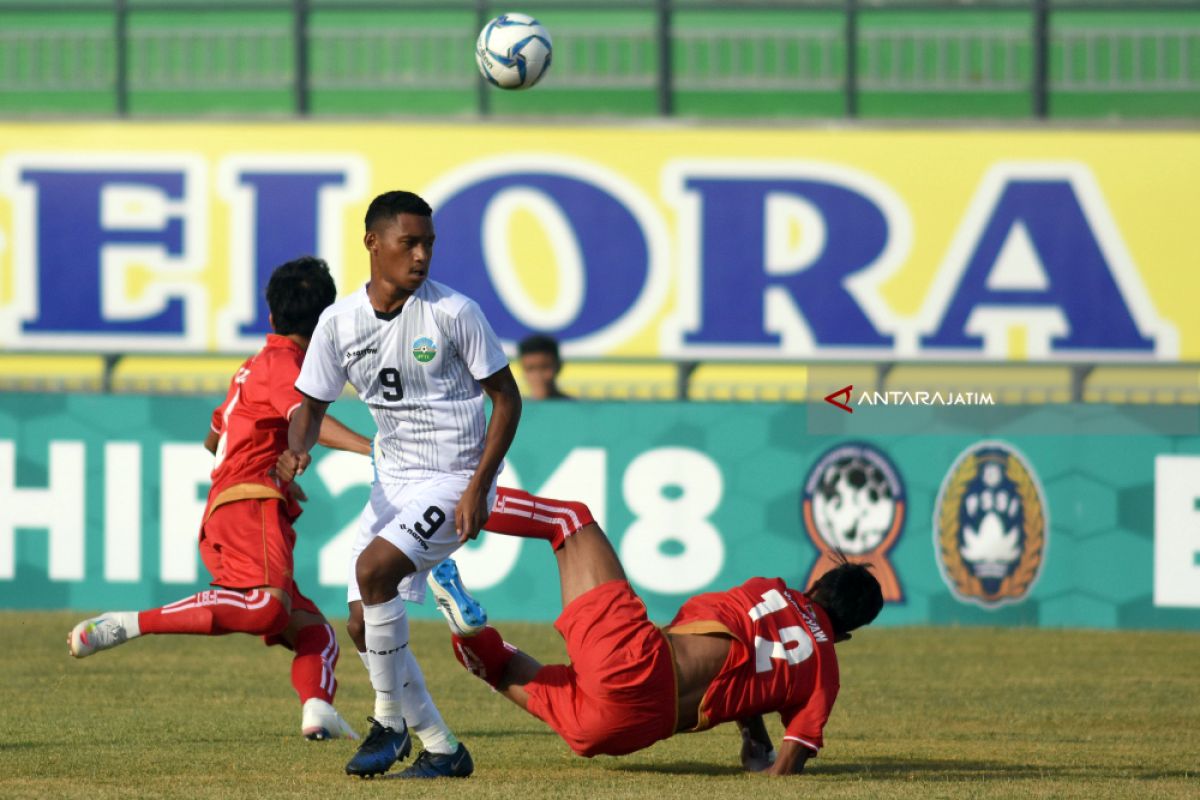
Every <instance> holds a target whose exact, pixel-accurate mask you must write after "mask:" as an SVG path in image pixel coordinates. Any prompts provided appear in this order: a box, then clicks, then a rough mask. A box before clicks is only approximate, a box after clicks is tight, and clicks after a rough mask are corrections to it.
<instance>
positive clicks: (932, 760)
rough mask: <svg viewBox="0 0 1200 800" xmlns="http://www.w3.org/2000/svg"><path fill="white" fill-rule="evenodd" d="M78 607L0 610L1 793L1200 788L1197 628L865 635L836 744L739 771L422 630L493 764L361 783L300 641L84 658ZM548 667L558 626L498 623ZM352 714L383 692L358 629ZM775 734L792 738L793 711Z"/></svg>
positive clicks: (140, 644) (456, 717)
mask: <svg viewBox="0 0 1200 800" xmlns="http://www.w3.org/2000/svg"><path fill="white" fill-rule="evenodd" d="M76 619H78V616H77V615H75V614H70V613H59V612H55V613H41V612H39V613H16V612H3V613H0V641H2V642H3V643H4V644H3V651H2V653H0V670H2V674H3V675H4V677H5V690H4V692H3V695H2V697H3V700H2V702H0V730H2V731H3V734H2V735H0V797H30V798H47V799H48V798H88V800H102V799H103V798H134V797H156V798H157V797H181V798H183V797H186V798H198V797H231V798H257V797H320V798H331V797H337V798H339V800H343V799H349V798H360V797H371V798H374V797H384V798H392V797H397V796H403V797H406V798H407V797H438V798H443V797H444V798H458V797H467V798H476V797H478V798H493V797H494V798H504V800H541V798H555V799H556V800H557V799H558V798H588V799H589V800H594V799H595V798H608V797H623V798H624V797H631V798H640V797H646V798H654V799H655V800H665V799H666V798H689V800H694V799H695V798H709V797H736V796H742V797H755V798H759V797H763V798H766V797H781V798H782V797H788V798H797V797H806V798H817V797H819V798H821V800H827V798H839V797H872V798H874V797H887V798H889V800H899V799H902V798H932V797H1004V798H1008V797H1079V798H1083V797H1087V798H1092V797H1137V798H1143V797H1195V796H1197V793H1200V764H1198V763H1197V760H1196V755H1197V753H1198V752H1200V678H1198V677H1197V672H1196V665H1197V664H1198V663H1200V636H1198V635H1196V634H1187V633H1129V632H1124V633H1121V632H1111V633H1109V632H1063V631H1039V630H1013V629H1008V630H999V629H920V628H891V629H880V630H866V631H864V632H862V633H861V634H860V635H858V636H856V638H855V640H854V641H853V642H851V643H849V644H847V645H845V646H843V647H841V648H840V649H841V653H842V657H841V659H842V686H843V689H842V695H841V697H840V699H839V701H838V705H837V707H836V709H835V710H834V714H833V718H832V719H831V721H830V723H829V727H828V729H827V731H826V733H827V747H826V750H825V752H824V753H823V754H822V755H821V757H820V758H819V759H817V760H816V761H814V762H812V763H811V764H810V767H809V771H808V773H807V774H806V775H804V776H802V777H799V778H789V779H786V780H776V779H768V778H766V777H763V776H757V775H755V776H750V775H745V774H742V773H741V772H740V771H739V769H738V766H737V749H738V738H737V734H736V732H735V731H734V730H732V729H731V728H730V727H729V726H726V727H724V728H720V729H717V730H715V731H710V732H708V733H704V734H698V735H691V736H679V737H676V738H674V739H672V740H670V741H667V742H662V743H659V744H658V745H655V746H654V747H653V748H651V749H649V750H647V751H643V752H641V753H637V754H634V755H632V756H627V757H625V758H621V759H614V758H597V759H592V760H586V759H581V758H577V757H575V756H573V755H571V753H570V752H569V751H568V749H567V747H566V746H565V745H564V744H563V743H562V742H561V741H560V740H559V739H558V738H557V737H556V736H554V735H553V734H552V733H551V732H550V731H549V729H547V728H545V727H544V726H543V725H542V724H541V723H540V722H538V721H537V720H534V719H533V718H532V717H529V716H527V715H525V714H524V713H523V712H521V711H519V710H518V709H516V708H515V707H513V706H510V705H509V704H508V703H507V702H505V701H504V700H502V699H501V698H499V697H497V696H494V695H492V694H491V692H490V691H489V690H488V689H487V688H486V687H485V686H484V685H483V684H482V683H481V682H479V681H477V680H475V679H473V678H470V677H469V676H467V675H466V674H465V673H464V672H463V671H462V670H461V669H460V668H459V667H458V665H457V664H455V663H454V662H453V660H452V658H451V656H450V652H449V648H448V646H447V637H446V633H445V631H444V628H442V627H441V626H440V625H435V624H433V623H423V622H418V623H414V624H413V647H414V650H415V652H416V653H417V654H418V656H419V657H420V659H421V662H422V664H423V666H424V668H425V674H426V676H427V678H428V681H429V684H430V687H431V690H432V692H433V695H434V697H435V699H436V700H437V701H438V702H439V704H440V706H441V708H442V711H443V713H444V715H445V717H446V719H447V721H448V722H449V723H450V724H451V726H452V727H453V728H454V729H455V730H456V732H457V734H458V735H459V736H460V737H461V738H462V739H463V741H465V742H466V743H467V744H468V745H469V746H470V748H471V751H472V753H473V754H474V756H475V761H476V766H477V770H476V773H475V776H474V777H473V778H471V779H470V780H467V781H460V782H448V781H437V782H430V783H421V784H419V785H416V786H413V785H409V784H408V783H405V784H404V785H397V784H395V783H392V782H390V781H387V780H375V781H359V780H352V779H350V778H347V777H346V776H345V775H344V774H343V772H342V767H343V765H344V764H345V761H346V760H347V758H349V756H350V754H351V752H352V749H353V745H351V744H350V743H348V742H340V741H338V742H326V743H310V742H306V741H303V740H302V739H301V738H300V736H299V734H298V728H299V718H298V717H299V710H298V705H297V703H296V702H295V698H294V697H293V696H292V693H291V688H290V686H289V683H288V654H287V653H286V652H284V651H282V650H280V649H278V648H271V649H266V648H264V647H263V646H262V645H261V644H259V643H258V642H257V641H255V640H253V639H250V638H249V637H239V636H229V637H225V638H222V639H217V640H208V639H201V638H189V637H178V638H174V637H160V638H148V639H145V640H142V641H137V642H133V643H131V644H128V645H126V646H124V647H122V648H120V649H118V650H116V651H114V652H111V653H102V654H100V655H97V656H94V657H92V658H89V659H87V660H85V661H79V662H77V661H74V660H72V659H71V658H70V657H69V656H67V653H66V645H65V644H64V639H65V634H66V631H67V629H68V628H69V626H70V625H71V624H72V623H73V622H74V621H75V620H76ZM500 627H501V630H503V631H504V633H505V635H506V638H508V639H510V640H511V641H514V642H517V643H519V644H522V645H523V646H524V647H525V648H526V649H528V650H530V651H531V652H533V653H534V654H536V655H538V656H539V657H543V658H545V659H547V660H549V659H552V658H559V657H561V656H562V647H561V644H560V642H559V641H558V639H557V635H556V634H555V633H554V631H553V630H552V629H551V628H550V627H549V626H548V625H518V624H507V625H502V626H500ZM342 646H343V650H344V652H345V653H346V655H345V656H344V657H343V660H342V664H341V666H340V669H339V670H338V672H339V675H340V677H341V681H342V689H341V691H340V693H339V695H338V706H339V708H340V709H341V710H342V711H343V713H344V714H345V715H346V716H347V718H349V719H351V720H352V721H353V722H354V723H356V724H358V725H361V724H362V720H363V718H364V717H365V716H366V715H367V714H368V713H370V711H371V705H370V702H371V701H370V698H371V694H370V689H369V686H368V683H367V677H366V673H365V671H364V670H363V669H362V666H361V665H360V664H359V663H358V659H357V658H356V657H355V656H354V654H353V653H352V652H350V648H349V647H348V642H347V641H346V640H344V639H343V642H342ZM772 723H773V725H772V731H773V733H775V734H776V735H778V732H779V728H778V724H777V721H776V720H772Z"/></svg>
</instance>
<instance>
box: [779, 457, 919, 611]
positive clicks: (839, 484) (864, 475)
mask: <svg viewBox="0 0 1200 800" xmlns="http://www.w3.org/2000/svg"><path fill="white" fill-rule="evenodd" d="M802 509H803V513H804V529H805V531H807V532H808V535H809V538H810V539H812V541H813V544H815V545H816V547H817V552H818V553H819V555H818V556H817V559H816V561H815V562H813V566H812V570H811V572H810V573H809V577H808V585H812V583H813V581H815V580H817V579H818V578H820V577H821V576H822V575H824V574H825V573H826V572H828V571H829V570H830V569H832V568H833V567H835V566H837V564H838V560H839V558H840V557H842V556H845V557H848V558H849V559H850V560H852V561H855V562H859V563H865V564H870V565H871V567H872V568H873V572H874V574H875V577H876V578H878V579H879V584H880V587H881V588H882V589H883V599H884V600H885V601H887V602H889V603H896V602H903V600H904V590H903V587H901V585H900V580H899V578H898V577H897V576H896V571H895V569H893V568H892V565H891V563H890V562H889V561H888V560H887V554H888V551H889V550H891V549H892V547H894V546H895V544H896V542H897V540H899V538H900V533H901V532H902V531H903V529H904V517H905V511H906V509H907V498H906V497H905V493H904V484H903V483H902V482H901V480H900V473H899V472H897V470H896V467H895V465H894V464H892V462H891V459H889V458H888V457H887V456H886V455H884V453H883V451H881V450H879V449H878V448H876V447H873V446H871V445H869V444H865V443H861V442H855V443H852V444H844V445H839V446H837V447H834V448H833V449H832V450H829V451H828V452H827V453H825V454H824V455H823V456H821V458H819V459H818V460H817V462H816V463H815V464H814V465H813V467H812V469H810V470H809V471H808V477H807V478H806V479H805V481H804V499H803V501H802Z"/></svg>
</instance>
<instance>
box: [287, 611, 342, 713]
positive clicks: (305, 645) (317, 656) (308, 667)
mask: <svg viewBox="0 0 1200 800" xmlns="http://www.w3.org/2000/svg"><path fill="white" fill-rule="evenodd" d="M338 655H339V651H338V643H337V636H335V635H334V633H333V628H331V627H329V625H309V626H307V627H304V628H301V629H300V632H299V633H297V634H296V656H295V657H294V658H293V659H292V688H294V689H295V690H296V694H298V695H300V702H301V703H303V702H305V701H306V700H309V699H311V698H313V697H316V698H318V699H320V700H324V701H325V702H326V703H333V696H334V694H336V693H337V681H336V680H335V679H334V677H333V670H334V668H335V667H336V666H337V662H338Z"/></svg>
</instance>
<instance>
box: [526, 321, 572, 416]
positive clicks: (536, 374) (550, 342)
mask: <svg viewBox="0 0 1200 800" xmlns="http://www.w3.org/2000/svg"><path fill="white" fill-rule="evenodd" d="M517 355H518V356H519V357H520V360H521V370H522V371H523V372H524V373H525V383H526V384H527V385H528V386H529V396H530V397H532V398H533V399H534V400H573V399H574V398H573V397H571V395H569V394H566V393H564V392H563V391H562V390H561V389H559V388H558V373H559V372H561V371H562V360H561V359H560V358H559V357H558V342H557V341H556V340H555V339H554V337H553V336H547V335H546V334H543V333H535V334H533V335H532V336H527V337H525V338H524V339H522V340H521V343H520V344H519V345H517Z"/></svg>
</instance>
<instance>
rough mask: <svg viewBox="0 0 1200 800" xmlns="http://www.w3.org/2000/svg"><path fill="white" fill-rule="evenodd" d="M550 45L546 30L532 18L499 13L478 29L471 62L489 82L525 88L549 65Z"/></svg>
mask: <svg viewBox="0 0 1200 800" xmlns="http://www.w3.org/2000/svg"><path fill="white" fill-rule="evenodd" d="M550 49H551V44H550V34H549V33H547V32H546V29H545V28H543V27H542V26H541V24H540V23H538V21H537V20H536V19H534V18H533V17H530V16H527V15H525V14H501V15H500V16H498V17H496V18H495V19H494V20H492V21H491V22H489V23H488V24H487V25H484V26H483V30H482V31H480V32H479V39H478V41H476V42H475V63H476V64H478V65H479V71H480V72H481V73H483V77H485V78H487V80H488V83H491V84H492V85H493V86H499V87H500V88H501V89H528V88H529V87H531V86H533V85H534V84H535V83H537V82H538V81H539V80H541V77H542V76H543V75H545V74H546V70H548V69H550Z"/></svg>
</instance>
